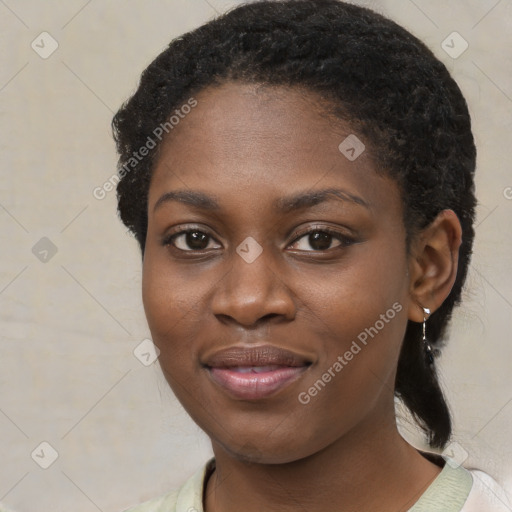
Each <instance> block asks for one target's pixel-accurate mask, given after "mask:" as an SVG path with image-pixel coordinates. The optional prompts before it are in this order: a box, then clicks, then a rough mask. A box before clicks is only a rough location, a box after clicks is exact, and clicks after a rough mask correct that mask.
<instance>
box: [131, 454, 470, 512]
mask: <svg viewBox="0 0 512 512" xmlns="http://www.w3.org/2000/svg"><path fill="white" fill-rule="evenodd" d="M214 468H215V459H214V458H212V459H210V460H209V461H208V462H207V463H206V464H205V465H204V466H203V467H201V468H200V469H198V470H197V471H196V472H195V473H194V474H193V475H192V476H191V477H190V478H189V479H188V480H187V481H186V482H185V483H184V484H183V485H182V486H181V487H180V488H179V489H177V490H175V491H172V492H170V493H168V494H165V495H164V496H161V497H159V498H155V499H153V500H151V501H147V502H146V503H143V504H142V505H138V506H136V507H133V508H130V509H129V510H126V511H125V512H204V509H203V490H204V484H205V482H206V481H207V480H208V478H209V477H210V475H211V473H212V472H213V470H214ZM472 485H473V477H472V475H471V473H470V472H469V471H468V470H467V469H465V468H463V467H462V466H457V465H455V464H453V463H452V461H449V462H447V463H446V464H445V465H444V467H443V469H442V470H441V472H440V473H439V474H438V475H437V477H436V478H435V479H434V481H433V482H432V483H431V484H430V485H429V487H428V488H427V489H426V491H425V492H424V493H423V494H422V495H421V496H420V498H419V500H418V501H417V502H416V503H415V504H414V505H413V506H412V508H410V509H409V510H408V512H463V506H464V503H465V502H466V500H467V498H468V495H469V493H470V491H471V487H472Z"/></svg>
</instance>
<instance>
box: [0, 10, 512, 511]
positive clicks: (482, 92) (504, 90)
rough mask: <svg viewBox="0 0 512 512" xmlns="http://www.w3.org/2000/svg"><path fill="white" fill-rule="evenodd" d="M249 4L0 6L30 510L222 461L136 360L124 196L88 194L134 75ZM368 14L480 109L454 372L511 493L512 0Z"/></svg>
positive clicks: (21, 485) (134, 267)
mask: <svg viewBox="0 0 512 512" xmlns="http://www.w3.org/2000/svg"><path fill="white" fill-rule="evenodd" d="M235 3H237V2H234V1H232V2H227V1H221V0H208V1H206V0H188V1H185V0H172V1H169V0H167V1H163V0H153V1H152V2H142V1H141V0H126V1H120V0H112V1H109V2H102V1H98V0H96V1H89V2H86V1H84V0H73V1H68V2H57V1H55V0H51V1H45V2H37V1H36V0H24V1H18V2H15V1H13V0H11V1H7V0H6V1H5V2H1V3H0V39H1V42H2V49H3V50H2V53H1V56H0V59H1V65H0V119H1V136H0V154H1V157H0V158H1V165H0V173H1V179H0V239H1V242H0V243H1V250H0V251H1V267H0V318H1V325H2V328H1V331H0V337H1V345H0V347H1V354H2V355H1V358H0V389H1V393H0V450H1V454H2V464H1V465H0V501H3V502H5V503H6V505H8V506H10V507H12V508H14V509H16V510H17V511H19V512H28V511H31V512H32V511H41V512H58V511H61V510H62V511H64V510H70V509H71V510H73V511H75V512H88V511H93V510H101V511H103V512H114V511H119V510H122V509H123V508H126V507H128V506H129V505H131V504H134V503H136V502H139V501H142V500H145V499H147V498H149V497H151V496H155V495H157V494H160V493H163V492H164V491H166V490H168V489H171V488H173V487H176V486H177V485H179V484H181V483H182V482H183V481H184V480H185V479H186V478H187V476H188V475H190V474H191V473H192V472H193V471H194V470H195V469H196V468H197V467H199V466H200V465H201V464H202V463H203V462H204V461H205V460H206V459H207V458H208V457H209V456H210V454H211V451H210V447H209V443H208V439H207V438H206V436H205V435H204V434H203V433H202V432H201V431H200V430H199V429H198V427H196V426H195V425H194V423H193V422H192V421H191V420H190V419H189V418H188V417H187V415H186V414H185V413H184V411H183V410H182V408H181V406H180V405H179V404H178V403H177V401H176V399H175V398H174V397H173V395H172V393H171V392H170V391H169V390H168V388H167V384H166V382H165V380H164V379H163V377H162V376H161V373H160V370H159V367H158V366H157V365H156V364H153V365H149V366H145V365H144V364H142V363H141V362H140V361H139V360H138V359H137V358H136V357H135V356H134V353H133V351H134V349H135V348H136V347H137V346H138V345H139V343H141V341H142V340H144V339H145V338H149V337H150V335H149V331H148V328H147V326H146V322H145V318H144V314H143V309H142V303H141V294H140V286H141V282H140V276H141V261H140V257H139V253H138V248H137V246H136V243H135V240H134V239H133V238H132V237H130V236H129V235H128V234H127V233H126V231H125V229H124V228H123V226H122V225H121V223H120V221H119V220H118V219H117V217H116V212H115V208H116V202H115V192H113V191H112V192H109V193H107V194H106V197H105V198H104V199H101V200H99V199H96V198H95V197H94V196H93V189H94V188H95V187H98V186H102V185H103V184H104V183H105V182H106V181H107V180H108V179H109V178H110V177H111V176H112V174H113V173H114V172H115V166H116V154H115V151H114V145H113V141H112V138H111V134H110V121H111V118H112V115H113V112H115V110H116V109H117V108H118V107H119V105H120V104H121V102H122V101H123V100H125V99H126V98H127V97H128V96H129V95H130V94H131V93H132V92H133V91H134V88H135V87H136V85H137V81H138V77H139V75H140V72H141V71H142V70H143V69H144V68H145V66H146V65H147V64H148V63H149V62H150V61H151V60H152V59H153V58H154V57H155V56H156V55H157V54H158V53H159V52H160V51H161V50H162V49H163V48H164V47H165V46H166V45H167V44H168V42H169V41H170V40H171V39H172V38H174V37H175V36H178V35H179V34H181V33H183V32H184V31H187V30H190V29H192V28H194V27H196V26H198V25H200V24H201V23H203V22H205V21H207V20H208V19H210V18H211V17H212V16H214V15H215V13H216V12H222V11H224V10H225V9H226V8H227V7H228V6H230V5H234V4H235ZM365 5H369V6H374V7H375V8H376V9H377V10H379V11H381V12H383V13H384V14H387V15H388V16H390V17H391V18H393V19H395V20H396V21H398V22H399V23H401V24H403V25H404V26H405V27H406V28H408V29H409V30H411V31H412V32H413V33H415V34H416V35H417V36H419V37H420V38H421V39H422V40H424V41H425V42H426V43H427V44H428V45H429V46H430V47H431V48H432V49H433V50H434V52H435V53H436V55H437V56H438V57H439V58H440V59H442V60H443V62H445V63H446V65H447V66H448V68H449V69H450V71H451V72H452V73H453V75H454V77H455V78H456V80H457V81H458V83H459V84H460V86H461V88H462V90H463V92H464V94H465V95H466V97H467V100H468V103H469V105H470V110H471V114H472V118H473V122H474V133H475V137H476V142H477V146H478V151H479V154H478V173H477V191H478V198H479V207H478V226H477V238H476V245H475V252H474V258H473V266H472V268H471V271H470V274H469V278H468V286H467V288H466V292H465V294H464V300H465V302H464V304H463V306H462V307H461V308H460V309H459V310H457V312H456V313H455V316H454V321H453V326H452V336H451V339H450V343H449V344H448V347H447V349H446V350H445V352H444V355H443V358H442V360H441V361H440V368H441V373H442V380H443V385H444V387H445V389H446V392H447V395H448V399H449V402H450V404H451V408H452V411H453V414H454V418H455V439H456V440H457V442H458V443H459V445H460V447H461V448H462V449H463V450H464V451H465V452H467V454H468V460H467V463H468V464H470V465H471V464H473V465H477V466H479V467H480V468H482V469H484V470H486V471H488V472H490V473H491V474H493V475H494V476H495V478H496V479H497V480H499V481H500V482H501V483H502V484H503V485H505V486H507V488H508V489H509V491H510V492H512V483H511V482H512V464H511V462H510V461H511V460H512V447H511V443H510V438H511V434H512V429H511V426H510V425H512V387H511V376H510V360H511V359H512V344H511V343H510V342H509V341H510V332H511V316H512V315H511V313H512V311H511V308H512V277H511V273H510V252H511V249H512V232H511V230H510V218H511V215H512V188H511V187H512V174H511V171H510V164H509V159H510V156H509V152H510V147H511V142H512V141H511V135H510V134H511V133H512V126H511V119H512V116H511V113H512V85H511V84H512V80H511V76H512V60H511V53H510V47H511V43H512V35H511V34H512V3H511V2H508V1H505V0H502V1H497V0H482V1H476V0H472V1H465V2H463V1H462V0H456V1H455V0H454V1H451V2H443V1H441V0H429V1H426V0H415V1H412V0H411V1H400V2H399V1H398V0H385V1H382V2H366V4H365ZM453 31H457V32H458V33H459V34H460V35H461V36H462V37H463V38H464V39H465V40H466V41H467V42H468V44H469V46H468V48H467V50H466V51H465V52H464V53H463V54H461V55H460V56H458V57H457V58H453V57H452V56H450V55H448V54H447V53H446V52H445V50H443V49H442V47H441V43H442V41H443V40H445V39H446V38H447V36H448V35H449V34H451V33H452V32H453ZM42 32H48V33H49V34H50V35H51V38H52V39H53V40H52V39H50V37H49V36H47V35H43V36H40V34H41V33H42ZM33 41H34V43H33V46H34V47H32V46H31V43H32V42H33ZM54 41H56V43H57V44H58V48H57V49H56V50H55V52H54V53H52V54H51V55H48V54H49V53H50V51H51V50H52V45H55V44H56V43H55V42H54ZM449 41H450V40H449ZM448 44H450V45H451V46H454V49H453V51H456V50H458V49H460V48H461V46H460V44H462V40H461V39H457V40H455V41H454V43H453V44H451V43H448ZM445 46H446V45H445ZM43 57H47V58H43ZM402 429H403V432H404V435H406V436H409V438H410V439H411V441H414V442H416V443H420V441H419V440H418V439H417V435H416V434H415V433H414V431H412V430H411V427H410V426H408V425H407V424H404V425H403V427H402ZM42 442H46V443H49V445H50V446H51V448H50V446H48V445H41V443H42ZM52 450H54V451H52ZM31 454H32V455H31ZM55 456H57V458H56V460H55V461H54V462H53V463H52V464H51V465H50V466H49V467H48V469H43V468H42V467H41V466H45V465H48V464H50V463H51V462H52V461H53V459H54V458H55Z"/></svg>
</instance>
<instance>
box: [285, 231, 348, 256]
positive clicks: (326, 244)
mask: <svg viewBox="0 0 512 512" xmlns="http://www.w3.org/2000/svg"><path fill="white" fill-rule="evenodd" d="M302 239H304V242H301V243H299V241H302ZM333 241H337V242H338V244H337V245H336V246H334V247H331V245H332V243H333ZM353 242H354V240H353V239H351V238H349V237H347V236H345V235H343V234H341V233H338V232H337V231H334V230H331V229H329V228H322V229H318V228H317V229H313V230H310V231H307V232H306V233H303V234H302V235H301V236H299V237H298V238H296V239H295V241H294V245H297V244H299V247H295V249H298V250H300V251H306V252H315V251H327V250H329V249H331V248H337V247H345V246H348V245H350V244H352V243H353ZM301 244H302V246H300V245H301ZM308 246H309V247H311V248H312V249H313V251H311V250H309V249H308Z"/></svg>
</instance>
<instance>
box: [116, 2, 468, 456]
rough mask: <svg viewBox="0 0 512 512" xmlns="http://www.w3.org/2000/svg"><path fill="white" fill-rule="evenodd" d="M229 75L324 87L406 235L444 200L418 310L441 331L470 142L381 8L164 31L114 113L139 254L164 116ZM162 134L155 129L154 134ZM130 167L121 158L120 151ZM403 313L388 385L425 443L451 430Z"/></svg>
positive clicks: (464, 117) (437, 72) (300, 10)
mask: <svg viewBox="0 0 512 512" xmlns="http://www.w3.org/2000/svg"><path fill="white" fill-rule="evenodd" d="M227 81H240V82H246V83H259V84H268V85H281V86H287V87H300V88H302V89H306V90H309V91H311V92H312V93H317V94H319V95H321V97H322V98H324V99H325V104H326V105H328V106H329V109H330V111H332V112H333V113H334V114H335V115H336V116H337V117H338V118H339V119H341V120H342V121H343V122H346V123H348V125H349V126H350V128H351V130H352V131H353V133H356V134H357V135H358V136H359V137H360V138H361V139H363V140H364V141H365V144H366V146H367V151H368V152H369V154H370V155H371V157H372V160H373V161H374V162H375V164H376V169H377V172H379V173H385V174H386V175H388V176H390V177H391V178H392V179H394V180H395V182H396V183H397V184H398V186H399V188H400V190H401V195H402V201H403V205H404V219H403V220H404V225H405V228H406V233H407V240H406V247H407V251H409V248H410V240H411V239H412V238H413V237H414V235H415V234H417V233H418V232H419V231H420V230H421V229H423V228H425V227H426V226H428V225H429V224H430V223H431V222H432V221H433V220H434V218H435V217H436V216H437V215H438V214H439V213H440V212H441V211H442V210H444V209H451V210H453V211H454V212H455V213H456V214H457V216H458V218H459V220H460V222H461V225H462V245H461V247H460V249H459V265H458V270H457V276H456V280H455V283H454V286H453V288H452V290H451V293H450V295H449V296H448V297H447V299H446V300H445V301H444V302H443V304H442V305H441V307H440V308H439V309H438V310H437V311H435V312H434V313H433V314H432V315H431V317H430V319H429V321H428V331H429V340H430V343H431V345H432V346H433V347H437V348H439V347H440V346H441V345H442V344H443V343H444V342H445V334H446V329H447V325H448V323H449V321H450V318H451V314H452V310H453V307H454V306H455V305H458V304H459V303H460V300H461V291H462V287H463V284H464V281H465V278H466V273H467V268H468V264H469V260H470V257H471V251H472V244H473V238H474V230H473V222H474V215H475V206H476V199H475V193H474V180H473V178H474V171H475V161H476V148H475V144H474V140H473V135H472V132H471V119H470V115H469V112H468V107H467V104H466V101H465V99H464V97H463V95H462V93H461V91H460V89H459V87H458V86H457V84H456V83H455V81H454V80H453V79H452V77H451V76H450V74H449V72H448V70H447V69H446V67H445V66H444V64H443V63H442V62H440V61H439V60H438V59H437V58H436V57H435V56H434V54H433V53H432V52H431V51H430V50H429V49H428V48H427V47H426V46H425V45H424V44H423V43H422V42H421V41H419V40H418V39H417V38H416V37H415V36H413V35H412V34H410V33H409V32H408V31H406V30H405V29H404V28H402V27H400V26H399V25H397V24H396V23H395V22H393V21H391V20H389V19H387V18H386V17H384V16H382V15H380V14H378V13H376V12H374V11H372V10H370V9H367V8H364V7H360V6H356V5H352V4H347V3H344V2H341V1H338V0H281V1H279V0H278V1H276V0H264V1H256V2H251V3H247V4H244V5H240V6H237V7H236V8H234V9H232V10H230V11H228V12H227V13H225V14H224V15H222V16H220V17H218V18H216V19H214V20H212V21H210V22H208V23H206V24H204V25H203V26H200V27H199V28H197V29H195V30H193V31H191V32H188V33H186V34H184V35H182V36H181V37H178V38H177V39H175V40H173V41H172V42H171V43H170V44H169V46H168V47H167V48H166V49H165V50H164V51H163V52H162V53H161V54H160V55H159V56H158V57H157V58H156V59H155V60H154V61H153V62H152V63H151V64H150V65H149V66H148V67H147V69H146V70H144V72H143V73H142V76H141V79H140V83H139V86H138V89H137V91H136V92H135V93H134V95H133V96H132V97H131V98H130V99H129V100H128V101H127V102H125V103H124V104H123V105H122V107H121V108H120V109H119V111H118V112H117V113H116V115H115V117H114V118H113V121H112V127H113V133H114V139H115V141H116V145H117V150H118V153H119V155H120V158H119V164H118V171H119V176H120V177H121V179H120V181H119V183H118V185H117V197H118V211H119V214H120V217H121V219H122V221H123V223H124V224H125V225H126V226H127V227H128V228H129V229H130V230H131V231H132V232H133V234H134V235H135V237H136V239H137V241H138V243H139V245H140V248H141V252H142V257H144V248H145V239H146V232H147V221H148V219H147V198H148V190H149V184H150V180H151V173H152V169H153V166H154V163H155V161H156V158H157V155H158V151H159V148H160V147H161V144H160V141H158V142H157V143H155V144H154V146H155V147H154V148H152V149H150V150H149V152H148V154H147V157H145V158H143V159H138V160H137V162H136V165H135V164H133V155H134V154H135V153H136V152H137V151H139V149H140V148H142V147H144V146H146V147H149V144H148V141H149V140H153V137H154V133H155V132H154V131H155V128H156V127H158V126H163V125H165V123H168V124H167V129H166V131H169V116H170V115H172V113H173V112H175V111H176V109H178V108H180V106H182V105H184V104H186V103H187V100H188V101H189V102H190V98H191V96H192V95H193V94H196V93H198V92H199V91H200V90H202V89H204V88H205V87H208V86H214V85H219V84H222V83H225V82H227ZM164 140H165V139H164ZM129 162H131V163H130V167H128V163H129ZM421 339H422V332H421V324H419V323H416V322H411V321H409V322H408V325H407V329H406V333H405V336H404V340H403V344H402V349H401V353H400V358H399V362H398V369H397V376H396V382H395V395H396V396H397V397H399V398H401V400H402V401H403V403H404V404H405V405H406V406H407V407H408V409H409V410H410V411H411V412H412V414H413V417H414V418H415V420H416V421H417V423H418V425H419V426H420V427H421V428H422V429H423V431H424V432H425V434H426V435H427V440H428V443H429V445H430V446H431V447H433V448H443V447H444V446H445V445H446V443H447V442H448V440H449V439H450V436H451V418H450V412H449V409H448V407H447V404H446V402H445V399H444V396H443V392H442V390H441V388H440V386H439V383H438V377H437V373H436V369H435V365H431V364H428V361H427V360H426V358H425V354H424V352H423V344H422V343H421Z"/></svg>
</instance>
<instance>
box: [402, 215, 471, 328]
mask: <svg viewBox="0 0 512 512" xmlns="http://www.w3.org/2000/svg"><path fill="white" fill-rule="evenodd" d="M461 243H462V228H461V225H460V221H459V218H458V217H457V215H456V213H455V212H454V211H453V210H443V211H442V212H440V213H439V215H438V216H437V217H436V218H435V219H434V220H433V221H432V223H431V224H430V225H428V226H427V227H426V228H425V229H423V231H421V232H420V233H419V234H418V235H417V236H416V237H415V240H414V241H413V242H412V244H411V256H410V259H409V276H410V281H409V293H410V296H411V299H412V301H411V303H410V305H409V312H408V318H409V320H412V321H414V322H423V318H424V313H423V308H424V307H425V308H429V309H430V311H431V312H434V311H435V310H436V309H438V308H439V306H441V304H442V303H443V302H444V300H445V299H446V297H448V295H449V294H450V291H451V289H452V287H453V283H454V282H455V278H456V276H457V266H458V262H459V247H460V244H461Z"/></svg>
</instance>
